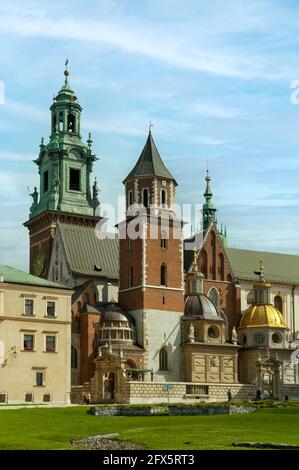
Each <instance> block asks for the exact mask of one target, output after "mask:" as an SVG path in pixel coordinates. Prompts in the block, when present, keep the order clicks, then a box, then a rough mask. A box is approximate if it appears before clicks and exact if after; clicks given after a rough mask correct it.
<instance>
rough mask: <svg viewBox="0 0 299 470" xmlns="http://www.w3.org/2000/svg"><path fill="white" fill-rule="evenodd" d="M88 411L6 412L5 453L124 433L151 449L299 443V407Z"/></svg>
mask: <svg viewBox="0 0 299 470" xmlns="http://www.w3.org/2000/svg"><path fill="white" fill-rule="evenodd" d="M88 410H89V408H88V407H75V408H52V409H43V408H42V409H40V408H36V409H19V410H2V411H1V412H0V449H11V450H16V449H53V450H54V449H69V448H70V446H69V441H70V439H80V438H83V437H86V436H90V435H96V434H103V433H110V432H118V433H119V435H120V439H121V440H128V441H133V442H138V443H142V444H144V445H145V446H146V448H147V449H157V450H164V449H169V450H170V449H178V450H183V449H189V450H194V449H231V448H232V447H231V443H232V442H245V441H254V442H267V443H268V442H274V443H285V444H297V445H298V444H299V407H297V406H288V407H286V408H262V409H258V410H257V411H256V412H255V413H253V414H248V415H218V416H173V417H172V416H152V417H142V416H141V417H139V416H138V417H135V416H134V417H133V416H132V417H117V416H114V417H97V416H93V415H91V414H89V413H88Z"/></svg>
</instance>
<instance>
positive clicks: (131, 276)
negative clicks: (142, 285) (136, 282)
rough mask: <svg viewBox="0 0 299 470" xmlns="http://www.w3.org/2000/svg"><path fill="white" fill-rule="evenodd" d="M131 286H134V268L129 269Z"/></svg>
mask: <svg viewBox="0 0 299 470" xmlns="http://www.w3.org/2000/svg"><path fill="white" fill-rule="evenodd" d="M129 287H133V268H132V267H131V268H130V269H129Z"/></svg>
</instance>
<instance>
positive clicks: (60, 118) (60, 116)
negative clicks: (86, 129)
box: [59, 112, 63, 132]
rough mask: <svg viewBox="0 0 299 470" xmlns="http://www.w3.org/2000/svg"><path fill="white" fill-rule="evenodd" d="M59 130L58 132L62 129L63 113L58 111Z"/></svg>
mask: <svg viewBox="0 0 299 470" xmlns="http://www.w3.org/2000/svg"><path fill="white" fill-rule="evenodd" d="M59 130H60V132H62V131H63V113H62V112H60V113H59Z"/></svg>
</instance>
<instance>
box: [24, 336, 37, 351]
mask: <svg viewBox="0 0 299 470" xmlns="http://www.w3.org/2000/svg"><path fill="white" fill-rule="evenodd" d="M25 336H32V338H33V341H32V349H25ZM21 351H22V352H35V351H36V332H35V331H22V347H21Z"/></svg>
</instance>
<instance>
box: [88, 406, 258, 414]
mask: <svg viewBox="0 0 299 470" xmlns="http://www.w3.org/2000/svg"><path fill="white" fill-rule="evenodd" d="M255 410H256V407H255V406H243V405H169V406H167V405H164V406H159V405H152V406H151V405H148V406H98V407H93V408H92V409H91V411H92V414H93V415H95V416H207V415H219V414H249V413H253V412H254V411H255Z"/></svg>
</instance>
